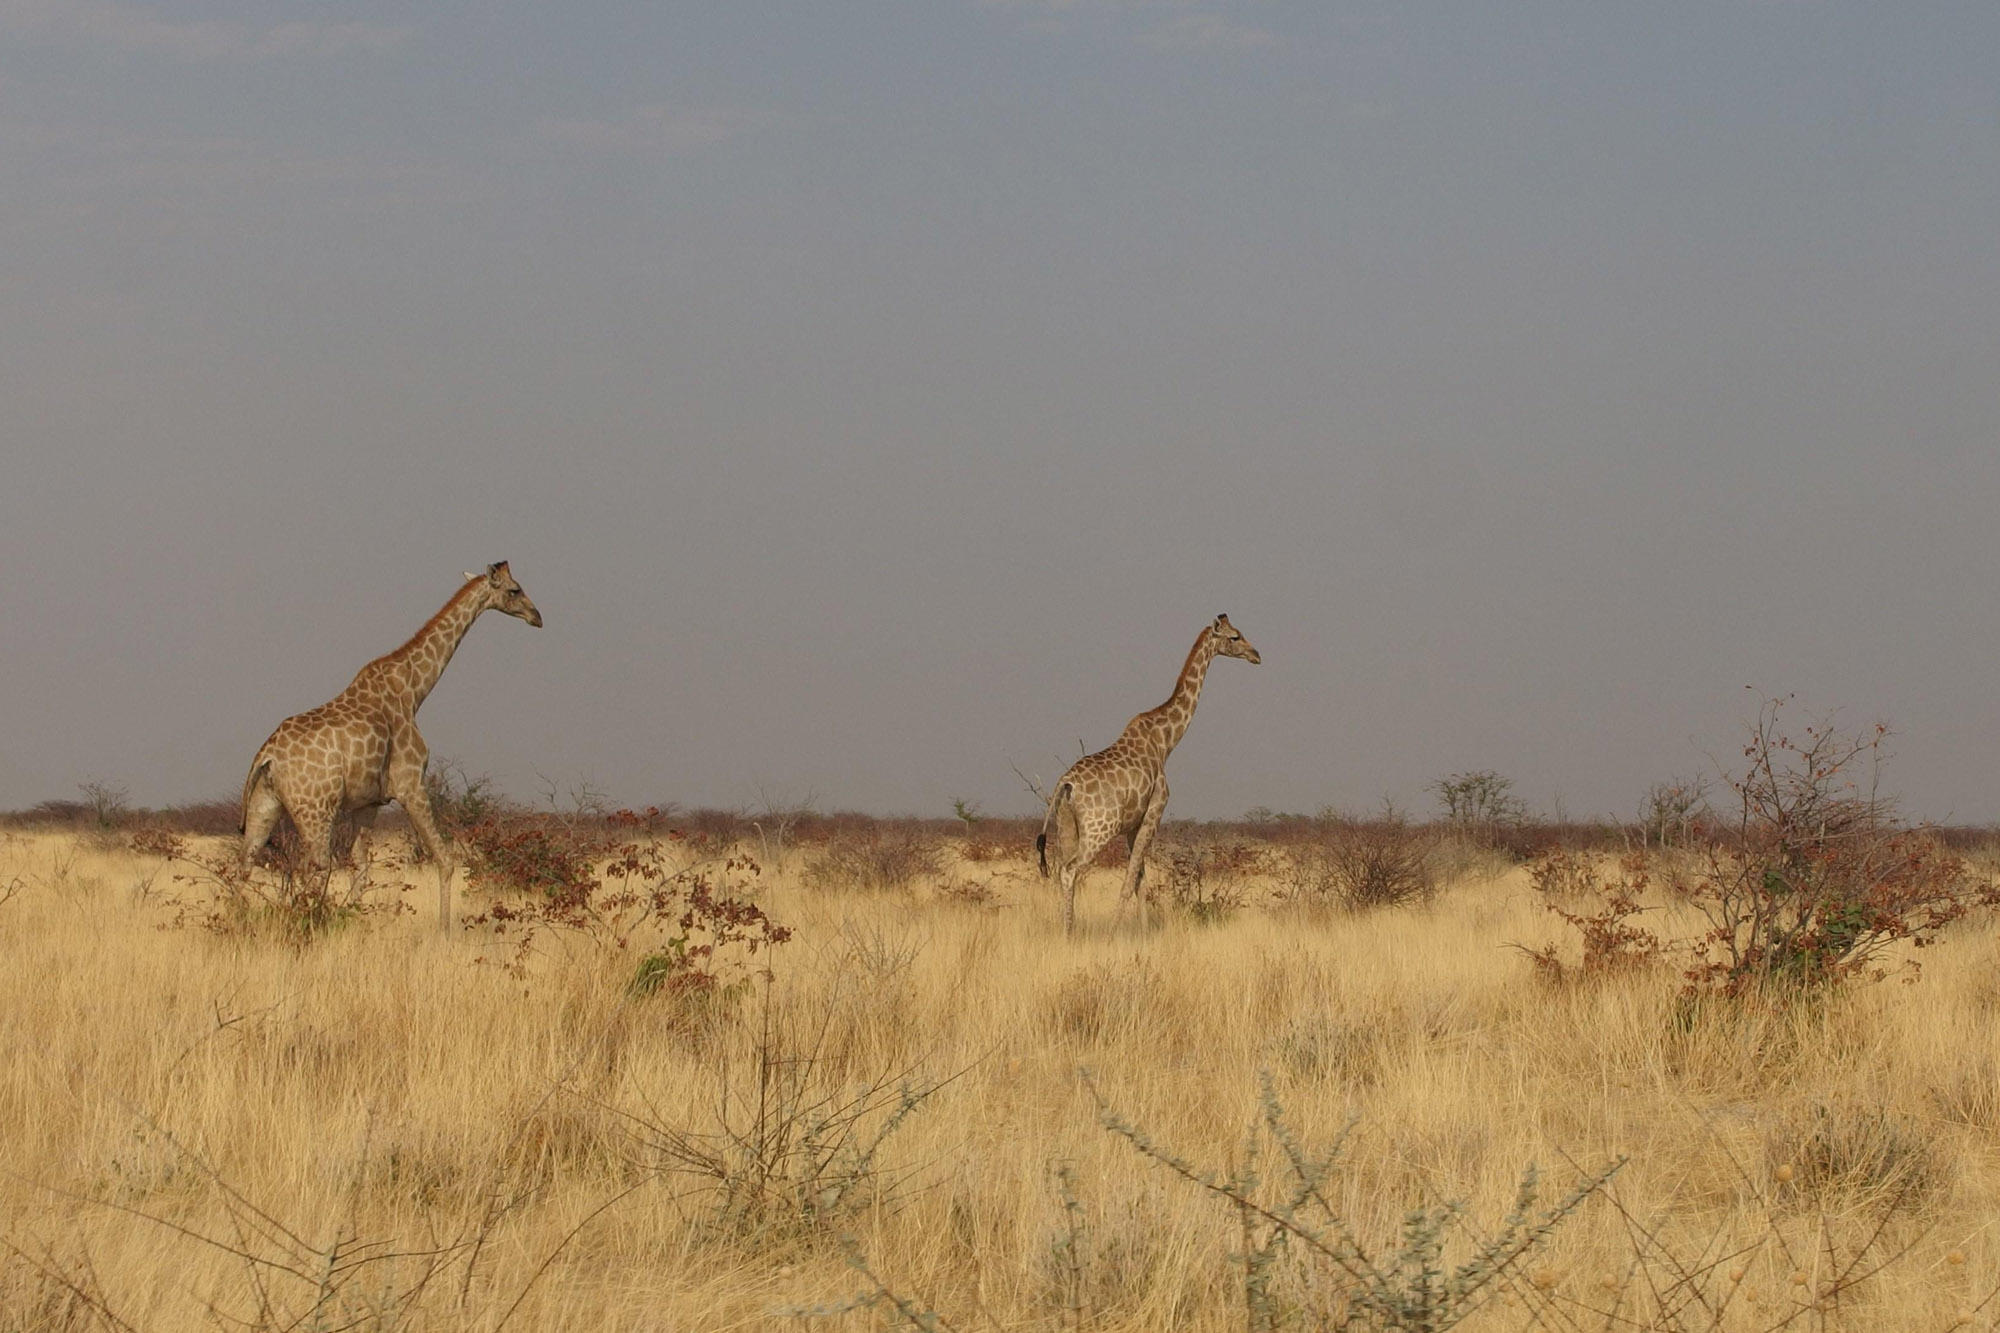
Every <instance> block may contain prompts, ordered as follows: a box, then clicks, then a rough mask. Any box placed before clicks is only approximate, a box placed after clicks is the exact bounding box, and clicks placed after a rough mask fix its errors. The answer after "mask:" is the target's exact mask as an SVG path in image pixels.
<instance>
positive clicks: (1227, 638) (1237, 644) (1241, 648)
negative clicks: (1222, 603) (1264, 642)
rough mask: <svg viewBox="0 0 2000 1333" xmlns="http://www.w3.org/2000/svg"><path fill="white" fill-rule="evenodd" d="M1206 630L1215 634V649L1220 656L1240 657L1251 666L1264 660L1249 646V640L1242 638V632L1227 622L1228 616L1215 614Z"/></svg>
mask: <svg viewBox="0 0 2000 1333" xmlns="http://www.w3.org/2000/svg"><path fill="white" fill-rule="evenodd" d="M1208 632H1209V633H1210V634H1213V635H1214V636H1215V640H1216V642H1215V651H1216V652H1217V653H1219V654H1221V655H1222V656H1224V657H1240V658H1242V659H1243V660H1244V661H1246V662H1248V663H1249V664H1250V665H1251V666H1256V665H1257V664H1258V663H1259V662H1261V661H1263V660H1264V659H1263V658H1262V657H1260V656H1258V654H1257V650H1256V649H1255V648H1252V647H1251V646H1250V640H1248V639H1246V638H1244V637H1243V634H1242V632H1241V631H1240V630H1238V629H1237V628H1236V626H1234V625H1232V624H1230V623H1229V617H1228V616H1217V617H1216V618H1215V623H1214V624H1213V625H1210V626H1209V627H1208Z"/></svg>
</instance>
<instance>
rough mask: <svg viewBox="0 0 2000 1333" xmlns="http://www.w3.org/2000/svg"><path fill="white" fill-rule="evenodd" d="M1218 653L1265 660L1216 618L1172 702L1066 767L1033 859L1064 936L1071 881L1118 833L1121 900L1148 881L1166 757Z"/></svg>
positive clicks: (1070, 926)
mask: <svg viewBox="0 0 2000 1333" xmlns="http://www.w3.org/2000/svg"><path fill="white" fill-rule="evenodd" d="M1217 654H1220V655H1221V656H1223V657H1240V658H1242V659H1243V660H1244V661H1246V662H1249V663H1250V664H1251V665H1253V666H1254V665H1256V664H1257V663H1258V662H1261V661H1263V660H1264V659H1263V658H1261V657H1259V656H1258V655H1257V650H1256V649H1255V648H1252V647H1251V646H1250V640H1248V639H1246V638H1244V637H1243V635H1242V634H1240V633H1239V632H1238V631H1237V629H1236V627H1235V626H1234V625H1231V624H1230V623H1229V617H1228V616H1217V617H1216V618H1215V623H1214V624H1213V625H1209V626H1207V627H1206V628H1204V629H1203V630H1202V632H1201V634H1200V636H1199V637H1197V638H1196V639H1195V641H1194V647H1193V648H1191V649H1189V650H1188V655H1187V663H1186V664H1185V665H1184V666H1182V667H1181V675H1180V679H1179V680H1177V681H1175V682H1174V693H1173V697H1172V698H1170V699H1168V700H1167V701H1166V702H1165V703H1163V704H1161V705H1160V706H1159V707H1158V708H1154V709H1149V710H1148V711H1146V712H1144V713H1141V714H1139V716H1137V717H1135V718H1133V719H1132V720H1131V721H1130V722H1127V723H1126V724H1125V731H1124V733H1123V734H1122V735H1120V736H1119V737H1118V739H1117V741H1116V742H1115V743H1113V744H1112V745H1110V746H1109V747H1107V748H1105V749H1102V750H1099V751H1098V752H1097V753H1096V754H1087V755H1085V756H1084V757H1083V758H1081V759H1079V760H1077V761H1076V762H1075V763H1074V764H1071V765H1070V766H1069V771H1068V772H1067V773H1064V774H1063V775H1062V778H1061V779H1060V780H1059V781H1058V782H1057V783H1056V789H1055V791H1054V793H1053V794H1051V795H1050V797H1049V808H1048V813H1047V814H1045V815H1044V816H1043V817H1042V831H1041V834H1040V835H1039V836H1038V837H1036V839H1035V855H1036V857H1037V858H1038V859H1039V860H1040V862H1041V867H1042V876H1043V878H1047V877H1048V876H1049V875H1050V874H1051V865H1053V867H1054V870H1053V873H1054V874H1055V875H1056V877H1057V879H1058V881H1059V882H1060V883H1061V885H1062V920H1063V933H1064V934H1065V935H1067V934H1069V933H1071V932H1072V931H1073V930H1074V929H1075V928H1076V881H1077V879H1078V877H1080V876H1081V875H1082V874H1083V871H1084V869H1085V867H1087V866H1089V864H1090V860H1091V858H1092V857H1094V856H1096V855H1097V853H1098V852H1099V851H1100V850H1102V848H1103V847H1104V844H1105V843H1107V842H1110V841H1111V839H1112V838H1113V837H1114V836H1116V835H1117V834H1120V833H1122V834H1124V835H1125V842H1126V846H1127V847H1128V848H1129V849H1130V854H1129V856H1128V857H1127V859H1126V863H1125V886H1124V888H1123V889H1122V890H1120V893H1119V900H1120V902H1123V901H1124V899H1125V897H1126V896H1127V895H1130V896H1133V897H1137V896H1138V893H1139V886H1140V884H1141V882H1142V881H1143V880H1144V878H1145V874H1146V851H1147V849H1148V848H1149V847H1151V846H1152V844H1153V834H1154V833H1155V832H1157V831H1158V830H1159V827H1160V816H1161V815H1163V814H1165V813H1166V809H1167V771H1166V770H1167V756H1168V755H1170V754H1172V753H1173V749H1174V746H1176V745H1178V744H1180V740H1181V737H1182V736H1184V735H1186V734H1187V729H1188V723H1189V722H1191V721H1193V720H1194V705H1195V701H1196V700H1197V699H1199V698H1200V697H1201V682H1202V679H1203V678H1204V677H1205V676H1207V675H1208V664H1209V663H1210V662H1213V661H1214V660H1215V658H1216V656H1217Z"/></svg>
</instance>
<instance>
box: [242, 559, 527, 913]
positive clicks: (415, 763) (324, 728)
mask: <svg viewBox="0 0 2000 1333" xmlns="http://www.w3.org/2000/svg"><path fill="white" fill-rule="evenodd" d="M465 577H466V583H465V586H463V587H461V588H460V589H459V590H458V591H457V592H456V593H454V594H452V597H451V600H450V601H448V602H446V603H445V604H444V606H443V607H442V608H440V609H439V611H438V613H437V614H436V615H434V616H432V617H431V618H430V620H429V621H427V622H425V624H424V627H423V628H422V629H420V630H418V631H417V632H416V634H415V635H414V636H413V637H412V638H411V639H410V641H409V642H408V643H406V644H404V645H403V646H402V647H400V648H398V649H397V650H396V651H395V652H393V653H388V654H385V655H384V656H382V657H378V658H376V659H375V660H374V661H372V662H370V663H369V664H368V665H367V666H365V667H362V668H361V670H360V671H359V672H358V673H357V674H356V675H355V677H354V680H353V682H352V683H351V684H349V685H348V687H347V688H346V689H344V690H342V691H341V692H340V693H339V694H337V695H335V696H334V697H333V698H332V699H330V700H328V701H327V702H326V703H323V704H321V705H320V706H319V707H317V708H314V709H311V710H310V711H307V712H304V713H299V714H296V715H295V716H292V717H288V718H286V719H285V720H284V721H283V722H280V723H279V724H278V729H277V730H276V731H274V732H272V733H271V738H270V739H269V740H267V741H265V742H264V744H263V746H262V747H261V748H260V749H259V750H258V751H257V757H256V758H255V759H253V760H252V761H251V762H250V776H249V777H248V778H247V779H245V781H244V783H243V866H244V868H245V869H246V870H247V869H248V868H249V866H250V863H251V861H252V860H253V858H255V857H256V855H257V852H258V850H259V849H260V848H262V847H263V845H264V843H265V842H266V841H267V840H268V839H269V838H270V836H271V831H272V829H273V828H275V827H276V825H277V822H278V815H279V813H280V812H281V811H283V812H285V813H288V814H290V815H291V817H292V823H293V824H295V825H296V826H297V827H298V830H299V841H300V843H301V844H302V846H303V847H304V850H305V856H306V859H307V862H308V864H307V866H306V874H307V875H308V876H309V877H311V878H317V879H319V880H320V882H321V883H322V884H323V883H324V878H325V876H326V875H327V874H329V873H331V864H330V863H331V860H332V857H331V850H332V840H333V821H334V820H335V819H336V818H338V817H339V816H340V815H341V814H342V813H346V812H351V813H352V814H353V815H354V820H355V835H354V866H355V870H354V884H355V888H356V890H357V891H359V890H360V888H361V887H362V886H363V885H365V884H366V883H367V880H368V843H369V833H370V830H371V829H372V828H373V826H374V822H375V812H376V810H377V809H378V808H379V807H380V806H381V805H383V804H384V803H385V802H388V801H395V802H396V803H398V804H399V805H401V806H402V807H403V810H404V812H405V813H406V814H407V815H408V816H409V818H410V825H411V827H412V828H414V829H415V830H416V833H417V837H418V838H419V839H421V840H422V842H423V844H424V848H425V850H426V851H428V852H429V853H430V855H431V858H432V860H433V861H435V862H436V864H437V870H438V909H439V913H440V916H441V918H442V920H443V922H444V923H445V924H446V925H449V924H450V921H451V877H452V872H453V870H454V869H455V865H454V861H453V858H452V854H451V847H450V845H449V844H448V843H447V842H446V841H445V840H444V839H443V838H442V837H440V836H439V834H438V829H437V821H436V820H435V819H434V818H433V817H432V814H431V802H430V794H429V793H428V792H427V791H426V790H425V788H424V765H425V764H426V763H427V762H429V759H430V751H429V749H428V747H426V746H425V744H424V738H423V736H422V735H421V734H419V733H418V731H417V709H418V708H420V707H422V706H423V702H424V699H425V698H426V697H427V696H428V695H429V694H430V692H431V690H432V688H433V687H435V686H436V685H437V683H438V677H440V676H442V675H443V674H444V669H445V666H446V665H447V664H448V663H449V662H450V661H451V655H452V654H453V653H454V652H456V651H457V649H458V644H459V640H461V639H463V638H464V637H465V632H466V631H467V630H469V629H471V628H472V622H473V621H474V620H477V619H478V618H479V615H480V613H481V612H483V611H489V610H491V611H500V612H503V613H505V614H507V615H510V616H514V617H515V618H517V619H520V620H525V621H527V622H528V623H529V624H530V625H540V624H541V623H542V613H541V612H540V611H539V610H537V609H536V607H535V604H534V603H533V602H532V601H530V600H529V599H528V594H527V593H525V592H523V591H522V589H521V585H520V583H518V582H517V581H516V580H515V578H514V576H513V574H512V573H510V572H509V571H508V568H507V562H506V561H504V560H503V561H501V562H500V563H499V564H497V565H489V566H487V568H486V572H485V573H483V574H467V575H466V576H465Z"/></svg>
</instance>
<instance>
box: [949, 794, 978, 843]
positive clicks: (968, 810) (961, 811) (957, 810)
mask: <svg viewBox="0 0 2000 1333" xmlns="http://www.w3.org/2000/svg"><path fill="white" fill-rule="evenodd" d="M951 814H952V818H954V819H956V820H958V821H959V822H960V823H961V824H963V825H965V836H966V837H968V838H969V837H971V836H972V826H973V825H974V824H977V823H978V822H979V821H980V819H981V818H982V812H981V811H980V809H979V802H977V801H968V800H966V799H965V798H964V797H963V796H955V797H953V798H952V802H951Z"/></svg>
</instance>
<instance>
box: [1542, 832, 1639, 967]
mask: <svg viewBox="0 0 2000 1333" xmlns="http://www.w3.org/2000/svg"><path fill="white" fill-rule="evenodd" d="M1528 877H1529V880H1530V882H1531V883H1532V884H1533V885H1534V886H1535V892H1536V893H1537V894H1539V895H1540V896H1541V899H1542V906H1543V907H1545V908H1547V909H1548V910H1549V911H1551V912H1553V913H1555V915H1557V916H1559V917H1561V918H1562V919H1563V920H1564V921H1566V922H1568V923H1569V925H1570V926H1572V927H1573V928H1574V929H1575V930H1576V932H1577V934H1578V935H1579V936H1581V937H1582V941H1583V961H1582V964H1581V969H1582V974H1583V975H1584V976H1586V977H1596V976H1604V975H1606V974H1609V973H1613V972H1622V971H1626V970H1629V969H1630V968H1633V967H1637V966H1641V965H1644V964H1647V963H1652V962H1655V961H1657V960H1658V958H1659V957H1660V955H1661V953H1662V952H1663V951H1664V949H1665V947H1666V946H1665V944H1664V943H1663V942H1662V941H1661V939H1660V937H1659V936H1658V935H1656V934H1654V933H1653V932H1652V931H1650V930H1648V929H1646V928H1645V927H1643V926H1638V925H1634V924H1633V922H1632V919H1633V918H1634V917H1636V916H1638V915H1639V914H1640V913H1642V912H1644V911H1646V910H1647V909H1646V908H1644V907H1642V906H1640V904H1639V895H1640V894H1641V893H1643V892H1645V890H1646V887H1647V883H1648V880H1647V874H1646V868H1645V862H1644V860H1643V859H1642V858H1640V857H1637V856H1629V857H1627V858H1625V859H1624V860H1622V861H1621V862H1619V864H1618V873H1617V874H1616V875H1615V876H1610V877H1607V876H1606V875H1605V873H1604V871H1603V867H1602V862H1601V861H1600V859H1599V858H1597V857H1595V856H1593V855H1591V854H1590V853H1588V852H1577V851H1555V852H1550V853H1549V854H1548V855H1546V856H1544V857H1543V858H1542V859H1541V860H1539V861H1537V862H1536V863H1535V864H1534V866H1533V867H1532V868H1531V869H1530V870H1529V872H1528ZM1528 953H1529V957H1530V958H1532V959H1533V960H1534V962H1535V965H1536V968H1537V970H1538V971H1539V972H1541V973H1542V974H1543V975H1544V976H1546V977H1548V978H1550V979H1552V980H1560V979H1564V978H1566V977H1567V975H1568V974H1567V971H1566V970H1565V968H1564V967H1563V963H1562V960H1561V958H1560V956H1559V955H1558V954H1557V952H1556V948H1555V946H1554V945H1552V944H1551V945H1548V946H1546V947H1544V948H1542V949H1539V950H1530V951H1528Z"/></svg>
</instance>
